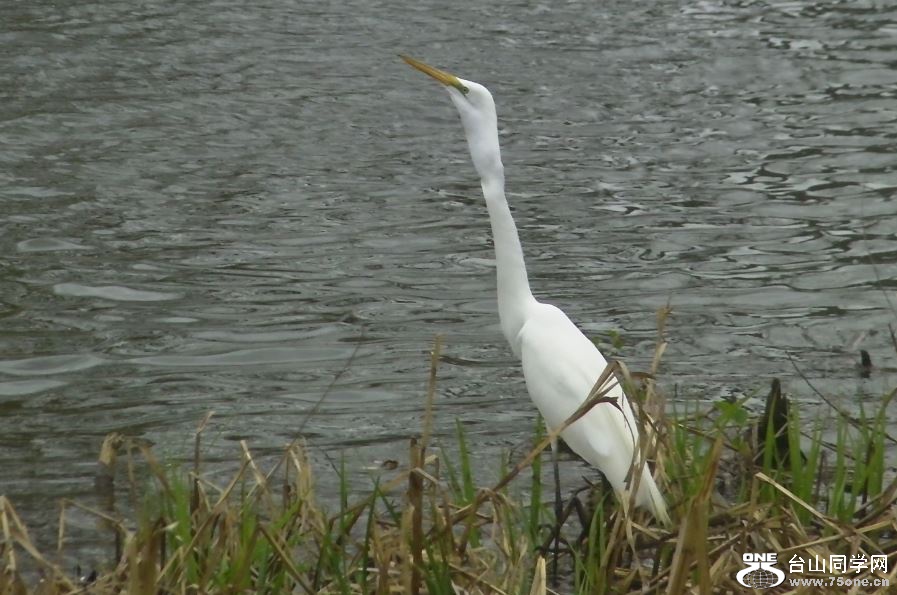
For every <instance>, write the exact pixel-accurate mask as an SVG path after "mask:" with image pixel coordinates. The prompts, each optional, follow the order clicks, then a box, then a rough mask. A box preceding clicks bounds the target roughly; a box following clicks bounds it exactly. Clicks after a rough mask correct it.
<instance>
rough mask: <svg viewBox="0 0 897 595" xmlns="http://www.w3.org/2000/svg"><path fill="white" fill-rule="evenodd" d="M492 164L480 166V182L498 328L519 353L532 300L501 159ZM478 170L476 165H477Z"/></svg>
mask: <svg viewBox="0 0 897 595" xmlns="http://www.w3.org/2000/svg"><path fill="white" fill-rule="evenodd" d="M497 161H498V163H497V166H496V165H494V164H493V165H492V167H489V168H484V169H488V171H483V170H480V172H479V173H480V182H481V184H482V186H483V196H485V197H486V208H487V209H488V211H489V221H490V223H491V224H492V242H493V244H494V245H495V267H496V271H497V274H498V275H497V276H498V316H499V318H500V319H501V330H502V332H503V333H504V335H505V338H506V339H507V340H508V343H509V344H510V345H511V351H513V352H514V354H515V355H517V356H518V357H519V356H520V339H519V335H520V329H522V328H523V323H524V322H525V320H526V310H527V309H528V308H529V307H530V306H531V305H532V304H533V303H535V298H534V297H533V294H532V291H530V288H529V279H528V278H527V276H526V263H525V262H524V260H523V248H522V247H521V245H520V238H519V237H517V226H516V225H515V224H514V218H513V217H512V216H511V209H510V208H509V207H508V201H507V199H506V198H505V175H504V169H503V167H502V165H501V159H500V158H498V159H497ZM477 169H478V170H479V169H480V168H477Z"/></svg>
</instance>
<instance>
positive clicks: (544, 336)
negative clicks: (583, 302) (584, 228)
mask: <svg viewBox="0 0 897 595" xmlns="http://www.w3.org/2000/svg"><path fill="white" fill-rule="evenodd" d="M402 59H403V60H405V62H407V63H408V64H409V65H411V66H412V67H414V68H416V69H417V70H420V71H421V72H423V73H425V74H427V75H429V76H431V77H432V78H434V79H436V80H437V81H439V82H440V83H442V84H443V85H444V86H445V88H446V90H447V91H448V94H449V97H451V100H452V103H454V104H455V107H456V108H457V109H458V112H459V113H460V115H461V123H462V124H463V125H464V132H465V135H466V137H467V144H468V147H469V149H470V156H471V159H472V160H473V165H474V167H475V168H476V170H477V173H478V174H479V176H480V184H481V186H482V189H483V196H484V197H485V198H486V209H487V210H488V212H489V221H490V223H491V225H492V240H493V243H494V245H495V262H496V269H497V276H498V314H499V318H500V320H501V329H502V332H503V333H504V335H505V338H506V339H507V340H508V343H509V344H510V345H511V350H512V351H513V352H514V355H516V356H517V357H519V358H520V361H521V364H522V367H523V376H524V378H525V380H526V387H527V389H528V390H529V394H530V397H532V400H533V402H534V403H535V404H536V407H537V408H538V409H539V411H540V412H541V414H542V417H543V418H544V419H545V423H546V424H547V425H548V427H549V428H552V429H553V428H558V427H560V426H561V425H562V424H563V422H564V421H565V420H566V419H567V418H568V417H569V416H570V415H572V414H573V412H575V411H576V409H577V408H578V407H579V406H580V405H581V404H582V403H583V402H584V401H585V399H586V398H587V397H588V395H589V393H590V391H591V389H592V387H593V386H594V384H595V382H596V381H597V380H598V377H599V376H600V375H601V373H602V371H603V370H604V368H605V367H606V366H607V360H605V359H604V356H602V355H601V353H600V352H599V351H598V349H597V348H596V347H595V345H594V344H593V343H592V342H591V341H590V340H589V339H588V338H586V336H585V335H583V334H582V332H581V331H580V330H579V329H578V328H577V327H576V325H575V324H573V322H571V321H570V319H569V318H568V317H567V315H566V314H564V312H563V311H562V310H560V309H559V308H557V307H556V306H553V305H551V304H546V303H542V302H539V301H537V300H536V299H535V298H534V297H533V294H532V291H531V290H530V285H529V280H528V278H527V274H526V265H525V263H524V260H523V249H522V247H521V245H520V239H519V238H518V236H517V227H516V225H515V224H514V219H513V217H512V216H511V210H510V209H509V207H508V202H507V199H506V198H505V174H504V166H503V165H502V161H501V151H500V149H499V144H498V116H497V115H496V111H495V102H494V101H493V99H492V94H491V93H489V90H488V89H486V87H484V86H483V85H480V84H478V83H475V82H472V81H467V80H464V79H461V78H458V77H456V76H455V75H453V74H449V73H447V72H444V71H442V70H439V69H437V68H433V67H432V66H429V65H427V64H424V63H423V62H420V61H418V60H415V59H413V58H409V57H406V56H402ZM608 396H609V397H612V398H615V399H616V400H617V403H618V405H619V408H618V407H615V406H614V405H613V404H612V403H599V404H598V405H596V406H595V407H593V408H592V409H591V410H590V411H589V412H588V413H587V414H586V415H585V416H584V417H582V418H580V419H579V420H577V421H576V422H574V423H573V424H572V425H570V427H568V428H567V429H566V430H564V431H563V432H562V434H561V436H562V437H563V438H564V441H565V442H566V443H567V444H568V445H569V446H570V448H572V449H573V451H574V452H576V453H577V454H578V455H579V456H581V457H582V458H584V459H585V460H586V461H588V462H589V463H590V464H592V465H594V466H595V467H597V468H598V469H599V470H600V471H601V472H602V473H603V474H604V476H605V477H606V478H607V480H608V482H609V483H610V485H611V486H613V488H614V490H615V492H617V494H618V496H620V497H621V498H622V497H625V494H626V488H627V485H626V478H627V474H628V473H629V470H630V468H631V467H632V465H633V464H634V463H635V464H640V465H641V468H642V476H641V478H640V481H639V482H638V492H637V493H636V497H635V503H636V505H637V506H641V507H644V508H647V509H648V510H650V511H651V512H652V513H653V514H654V517H655V518H657V519H658V520H659V521H660V522H662V523H663V524H665V525H669V524H670V519H669V515H668V513H667V507H666V503H665V502H664V499H663V496H662V495H661V494H660V490H659V489H658V488H657V484H656V483H655V482H654V478H653V477H652V476H651V473H650V470H649V469H648V466H647V465H645V464H644V463H639V459H638V457H636V456H635V453H636V448H637V445H638V443H639V438H638V437H639V430H638V426H637V425H636V422H635V416H634V415H633V412H632V408H631V406H630V404H629V401H628V400H627V399H626V396H625V395H624V393H623V391H622V389H621V388H620V386H616V387H614V389H613V390H612V391H611V392H610V393H609V394H608ZM555 450H556V448H555ZM636 468H638V467H636Z"/></svg>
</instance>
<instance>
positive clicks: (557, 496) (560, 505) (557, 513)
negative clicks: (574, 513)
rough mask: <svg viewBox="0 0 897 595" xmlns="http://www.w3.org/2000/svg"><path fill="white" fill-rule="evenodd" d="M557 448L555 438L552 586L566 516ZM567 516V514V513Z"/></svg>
mask: <svg viewBox="0 0 897 595" xmlns="http://www.w3.org/2000/svg"><path fill="white" fill-rule="evenodd" d="M558 455H559V446H558V441H557V438H555V439H554V440H552V441H551V466H552V468H554V522H555V528H554V552H553V554H552V559H553V565H552V568H553V570H552V584H553V585H554V586H557V584H558V572H559V570H558V568H559V566H558V564H559V563H558V558H559V557H560V548H561V543H560V542H561V527H562V526H563V524H564V521H565V520H567V516H566V515H564V510H563V509H564V502H563V500H562V499H561V471H560V467H559V465H558ZM567 514H569V512H568V513H567Z"/></svg>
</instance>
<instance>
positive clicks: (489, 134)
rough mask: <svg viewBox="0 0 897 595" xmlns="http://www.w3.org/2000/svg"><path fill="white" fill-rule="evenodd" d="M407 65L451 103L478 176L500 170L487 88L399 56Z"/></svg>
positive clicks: (490, 99) (491, 102)
mask: <svg viewBox="0 0 897 595" xmlns="http://www.w3.org/2000/svg"><path fill="white" fill-rule="evenodd" d="M402 59H403V60H404V61H405V62H407V63H408V64H409V65H410V66H412V67H414V68H416V69H417V70H420V71H421V72H423V73H424V74H427V75H429V76H431V77H433V78H434V79H436V80H437V81H439V82H440V83H442V84H443V85H445V88H446V90H447V91H448V94H449V97H451V98H452V103H454V104H455V107H456V108H457V109H458V113H459V114H461V123H462V124H463V125H464V132H465V134H466V136H467V143H468V145H469V147H470V153H471V157H472V158H473V163H474V165H475V166H476V168H477V170H478V171H479V172H480V174H481V175H483V174H484V173H485V169H486V168H495V167H496V166H497V167H498V168H501V156H500V154H499V147H498V118H497V116H496V113H495V101H494V100H493V99H492V94H491V93H490V92H489V89H487V88H486V87H484V86H483V85H481V84H479V83H475V82H473V81H467V80H464V79H462V78H458V77H457V76H455V75H453V74H450V73H448V72H445V71H443V70H439V69H438V68H434V67H432V66H430V65H429V64H424V63H423V62H421V61H419V60H415V59H414V58H409V57H408V56H402Z"/></svg>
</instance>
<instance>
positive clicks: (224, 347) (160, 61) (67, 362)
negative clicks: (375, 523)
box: [0, 0, 897, 540]
mask: <svg viewBox="0 0 897 595" xmlns="http://www.w3.org/2000/svg"><path fill="white" fill-rule="evenodd" d="M3 4H4V6H3V7H2V13H3V15H4V18H3V19H2V21H0V40H2V44H3V45H2V47H3V49H4V52H3V53H4V59H3V60H2V61H0V94H2V101H0V143H2V149H0V193H2V194H0V200H2V209H3V211H2V215H3V217H2V235H0V255H2V256H0V493H4V494H7V495H9V496H11V497H12V499H13V501H14V502H15V503H16V504H17V506H18V507H19V509H20V512H21V513H22V514H23V515H24V516H25V518H26V520H27V521H28V522H29V523H30V524H31V526H32V528H34V529H35V530H36V531H37V533H38V534H39V535H45V536H51V535H52V530H51V527H52V524H53V522H54V520H55V519H54V518H53V516H54V515H53V514H48V513H47V511H52V510H55V503H56V502H57V501H58V499H59V498H61V497H87V495H89V494H90V492H91V490H92V485H93V474H94V471H95V460H96V456H97V453H98V451H99V445H100V443H101V441H102V438H103V436H104V435H105V434H106V433H108V432H112V431H119V432H125V433H129V434H137V435H140V436H143V437H145V438H147V439H149V440H152V441H154V442H156V443H159V444H160V445H162V450H163V451H165V452H170V453H172V454H175V455H181V454H184V453H187V452H189V449H187V448H186V444H187V443H188V442H189V440H190V432H191V430H192V428H194V427H195V425H196V424H197V423H198V421H199V420H200V418H201V417H202V416H203V415H204V414H205V412H207V411H209V410H214V411H215V412H216V416H215V418H214V422H213V425H212V428H213V429H212V430H211V431H210V436H211V442H212V445H211V455H210V456H211V457H212V458H213V459H214V458H215V457H216V456H217V457H220V458H221V459H224V460H235V459H236V458H237V455H236V453H237V445H236V443H235V441H236V440H238V439H244V438H245V439H247V440H248V441H249V442H250V444H251V445H252V446H253V447H254V448H256V449H259V450H260V451H262V452H271V451H274V450H275V449H276V448H278V447H280V446H281V445H282V444H284V443H285V442H287V441H288V440H290V439H292V438H293V437H295V435H296V434H297V432H298V429H299V428H300V427H301V426H302V424H303V423H304V422H305V421H306V419H307V417H308V412H309V411H310V410H311V409H312V408H313V407H314V406H315V403H316V402H317V401H318V399H319V398H320V396H321V395H322V394H324V393H325V392H326V391H327V390H328V386H330V385H331V383H333V379H334V378H335V377H337V376H338V378H337V380H336V382H335V383H333V386H332V388H330V390H329V393H328V397H327V399H326V400H325V401H324V402H323V404H322V405H321V407H320V409H319V411H318V413H317V415H315V416H313V417H311V418H310V419H309V420H308V421H307V425H305V426H304V427H303V434H304V435H305V436H306V437H307V439H308V441H309V443H310V445H311V446H312V448H313V449H314V452H315V457H316V459H317V460H318V461H319V462H320V463H321V465H322V467H323V470H324V471H326V470H327V461H326V459H325V456H324V455H325V453H329V455H330V456H331V458H333V457H334V456H336V455H337V453H339V452H343V453H344V454H345V456H346V457H347V459H348V460H349V461H351V465H352V466H353V468H358V469H361V468H364V467H368V466H371V467H375V466H376V465H377V464H378V462H379V461H380V460H382V459H384V458H388V457H394V458H402V457H403V453H404V452H405V448H406V445H405V439H406V438H407V436H408V435H409V433H410V432H412V431H413V430H414V428H417V427H418V426H419V422H420V417H421V409H422V395H423V393H424V388H425V385H426V378H427V368H428V357H427V351H428V349H429V347H430V344H431V341H432V339H433V336H434V335H435V334H437V333H442V334H443V335H444V336H445V343H446V354H447V355H446V361H445V362H444V363H443V365H442V368H441V372H440V382H439V386H440V390H439V398H438V404H439V413H438V423H439V427H438V428H437V430H438V435H439V436H444V435H446V434H448V433H450V432H452V431H453V430H452V428H453V424H454V420H456V419H460V420H461V421H463V422H464V423H465V424H466V427H467V429H468V432H469V433H470V434H471V439H472V441H473V444H474V445H475V448H476V449H477V451H478V456H481V457H483V458H484V460H488V461H490V462H492V461H494V460H495V456H496V453H497V452H498V451H499V450H500V449H505V448H510V447H514V446H515V445H519V444H520V443H521V441H523V440H524V439H525V437H526V435H527V434H528V431H529V428H530V427H531V424H532V421H533V416H534V410H533V408H532V406H531V405H530V403H529V401H528V399H527V397H526V396H525V389H524V387H523V385H522V381H521V377H520V374H519V372H518V370H517V369H516V367H515V365H516V364H515V362H514V361H513V359H512V357H511V355H510V353H509V352H508V350H507V348H506V347H505V345H504V343H503V339H502V337H501V334H500V331H499V328H498V324H497V315H496V311H495V303H494V279H493V269H492V263H491V260H490V259H491V257H492V252H491V248H490V246H489V233H488V226H487V221H486V217H485V210H484V208H483V204H482V199H481V197H480V194H479V187H478V183H477V180H476V178H475V174H474V171H473V168H472V167H471V165H470V163H469V159H468V156H467V152H466V147H465V145H464V142H463V137H462V133H461V128H460V124H459V122H458V121H457V116H456V114H455V113H454V110H453V108H452V107H451V104H450V102H449V101H448V99H447V97H446V96H445V95H444V92H443V91H441V90H440V89H439V88H438V85H436V84H435V83H434V82H432V81H430V80H428V79H426V77H424V76H423V75H421V74H420V73H418V72H415V71H413V70H411V69H409V68H408V67H407V66H406V65H405V64H403V63H402V62H401V61H400V60H399V59H398V58H397V57H396V54H397V53H399V52H407V53H409V54H411V55H413V56H415V57H419V58H421V59H424V60H426V61H428V62H431V63H433V64H435V65H438V66H441V67H444V68H446V69H449V70H452V71H454V72H457V73H458V74H459V75H460V76H463V77H465V78H470V79H473V80H477V81H479V82H482V83H484V84H486V85H487V86H489V87H490V88H491V89H492V91H493V92H494V94H495V96H496V99H497V102H498V105H499V111H500V120H501V127H502V132H501V140H502V143H503V149H504V156H505V163H506V174H507V177H508V181H509V192H510V194H509V197H510V201H511V203H512V205H513V208H514V210H515V216H516V218H517V220H518V223H519V225H520V228H521V235H522V239H523V242H524V248H525V251H526V253H527V256H528V262H529V268H530V270H531V280H532V282H533V285H534V287H535V290H536V293H537V295H539V296H543V297H545V298H549V299H551V300H552V301H554V302H555V303H557V304H558V305H560V306H562V307H563V308H564V309H565V310H566V311H567V312H568V313H569V314H570V315H571V316H572V317H573V318H574V320H576V321H578V322H579V323H580V324H581V325H582V327H583V328H584V329H585V330H586V332H587V333H588V334H591V335H594V336H597V337H599V338H602V340H603V341H604V342H605V343H609V338H608V337H609V336H610V333H611V332H612V331H617V332H619V333H621V335H622V337H623V342H624V343H623V347H622V349H621V351H620V355H622V356H623V357H625V358H626V359H627V361H628V362H629V363H630V365H631V366H632V367H634V368H639V367H644V365H645V363H646V362H647V361H648V360H649V358H650V355H651V353H652V349H653V341H654V336H655V317H654V312H655V311H656V310H657V309H658V308H659V307H661V306H663V305H664V304H666V303H667V302H668V301H669V302H670V303H671V304H672V306H673V309H674V314H673V317H672V319H671V321H670V325H669V328H668V336H669V339H670V340H671V345H670V348H669V351H668V352H667V355H666V358H665V365H664V370H663V373H664V376H663V383H664V385H665V386H666V387H667V388H668V390H669V391H670V392H671V393H673V394H675V395H676V397H677V398H679V399H681V400H703V401H712V400H714V399H716V398H718V397H719V396H720V395H721V394H731V393H735V394H739V393H741V392H745V393H748V394H751V393H754V392H762V391H764V390H765V389H766V387H767V386H768V382H769V378H770V377H771V376H780V377H782V378H783V380H784V382H785V386H786V387H787V389H788V390H789V391H790V392H792V393H793V394H794V395H796V397H797V398H798V399H802V400H805V401H808V402H813V401H814V399H815V396H814V395H813V393H812V391H811V390H810V389H809V388H808V387H807V386H806V384H805V383H804V382H803V381H801V380H800V378H799V375H798V373H797V371H796V370H795V365H796V366H797V367H798V368H799V369H800V371H801V372H802V373H803V374H805V375H806V376H807V377H809V378H810V379H811V380H812V381H813V382H814V383H815V384H816V386H817V387H819V388H821V389H823V390H825V391H827V392H830V393H831V394H833V395H836V396H840V397H841V398H844V399H846V400H848V401H849V402H854V401H856V399H857V398H860V399H863V398H872V397H874V396H877V395H879V394H881V392H882V391H884V390H885V389H887V388H890V387H891V386H893V380H894V377H893V375H892V374H891V372H890V370H888V367H889V366H891V365H892V362H893V351H894V350H893V348H892V347H891V345H890V338H889V336H888V332H887V325H888V324H889V323H893V322H894V320H895V318H897V317H895V314H894V308H893V306H892V304H893V303H895V302H897V296H895V294H894V287H895V285H897V282H895V281H894V279H895V278H897V265H895V256H897V244H895V235H897V223H895V221H897V219H895V216H897V202H895V200H894V189H895V188H897V171H895V168H894V166H895V163H897V161H895V158H894V156H893V152H894V150H893V147H894V138H895V134H894V130H895V126H894V124H895V120H897V107H895V106H897V103H895V101H894V96H895V92H897V70H894V68H893V64H894V61H895V60H897V10H895V9H894V8H892V7H890V6H888V3H882V2H862V1H859V0H850V1H844V2H812V3H811V2H797V1H792V2H749V1H743V2H721V1H705V2H676V1H654V0H652V1H647V0H646V1H642V2H630V1H623V0H617V1H609V2H601V3H593V2H585V1H583V2H575V1H571V2H567V3H543V4H535V5H533V4H531V3H523V2H520V3H507V4H499V3H486V4H483V3H475V2H469V3H467V4H466V5H461V4H458V3H453V4H452V5H451V6H449V5H447V4H445V3H438V2H394V3H386V2H376V1H374V2H371V1H368V0H366V1H365V2H361V1H358V0H355V1H349V2H344V3H341V4H340V5H339V6H335V5H334V6H327V5H320V4H316V5H314V6H312V5H311V4H308V3H289V2H274V1H271V2H265V3H250V4H247V3H245V2H236V1H234V0H220V1H217V2H208V3H188V4H183V3H181V4H177V5H173V4H171V3H162V2H157V3H153V2H145V3H140V5H139V6H138V5H135V4H134V3H132V2H124V1H122V0H111V1H107V2H103V3H89V2H79V3H68V4H69V5H68V6H61V5H60V4H59V3H52V2H47V1H42V0H38V1H35V2H29V3H23V2H14V1H11V0H7V1H6V2H5V3H3ZM861 347H862V348H865V349H868V350H869V351H870V352H871V353H872V355H873V358H874V360H875V362H876V364H877V365H879V367H882V368H884V370H880V371H879V372H878V373H876V374H874V375H873V377H872V379H870V380H866V381H860V380H858V379H857V377H856V374H855V372H854V371H853V369H852V365H853V362H854V361H855V360H856V359H857V358H856V351H857V349H859V348H861ZM789 356H790V357H791V358H793V362H794V363H792V361H790V360H789ZM580 472H581V470H580V471H577V473H580ZM358 477H359V478H358V479H357V481H358V482H359V483H361V484H363V483H365V482H366V481H367V479H366V477H367V476H366V475H364V473H361V474H360V475H359V476H358ZM323 481H324V483H325V485H326V481H327V480H326V479H325V480H323ZM54 514H55V513H54ZM85 523H87V521H85ZM89 526H90V525H89V523H87V525H86V527H85V528H84V532H85V534H89ZM75 535H77V533H76V534H75ZM48 539H49V538H48ZM74 539H76V540H77V537H74ZM85 539H87V538H85Z"/></svg>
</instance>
